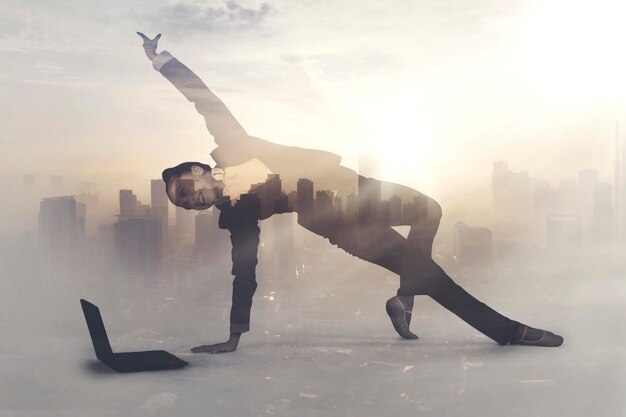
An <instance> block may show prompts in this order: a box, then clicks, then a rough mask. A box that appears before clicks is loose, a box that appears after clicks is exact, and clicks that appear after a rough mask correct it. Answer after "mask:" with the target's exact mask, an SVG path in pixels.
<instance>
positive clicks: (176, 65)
mask: <svg viewBox="0 0 626 417" xmlns="http://www.w3.org/2000/svg"><path fill="white" fill-rule="evenodd" d="M137 34H138V35H139V36H141V38H142V39H143V48H144V51H145V53H146V56H147V57H148V59H149V60H150V61H151V62H152V66H153V67H154V69H156V70H157V71H159V72H160V73H161V74H162V75H163V76H164V77H165V78H167V79H168V81H170V82H171V83H172V84H173V85H174V87H176V88H177V89H178V91H180V92H181V93H182V94H183V95H184V96H185V97H186V98H187V100H189V101H191V102H192V103H194V104H195V105H196V110H197V111H198V113H200V114H201V115H202V116H203V117H204V120H205V122H206V127H207V129H208V130H209V132H210V133H211V135H213V138H214V139H215V143H216V144H217V145H218V146H224V145H234V144H235V143H238V142H240V141H241V140H245V139H247V138H248V134H247V133H246V131H245V130H244V128H243V127H241V125H240V124H239V122H238V121H237V119H235V117H234V116H233V115H232V113H231V112H230V111H229V110H228V108H227V107H226V105H225V104H224V103H223V102H222V101H221V100H220V99H219V98H218V97H217V96H216V95H215V94H213V92H212V91H211V90H209V88H208V87H207V86H206V85H205V84H204V83H203V82H202V80H201V79H200V78H199V77H198V76H197V75H196V74H194V73H193V71H191V70H190V69H189V68H187V67H186V66H185V65H184V64H183V63H181V62H180V61H178V60H177V59H176V58H174V57H173V56H172V55H171V54H170V53H169V52H167V51H163V52H161V53H157V52H156V49H157V46H158V42H159V39H160V38H161V34H158V35H157V36H156V37H155V38H154V39H150V38H148V37H147V36H146V35H144V34H143V33H141V32H137Z"/></svg>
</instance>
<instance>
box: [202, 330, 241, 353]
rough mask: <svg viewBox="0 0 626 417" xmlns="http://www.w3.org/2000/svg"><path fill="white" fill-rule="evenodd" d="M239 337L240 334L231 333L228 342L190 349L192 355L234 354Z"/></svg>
mask: <svg viewBox="0 0 626 417" xmlns="http://www.w3.org/2000/svg"><path fill="white" fill-rule="evenodd" d="M240 337H241V333H231V334H230V338H229V339H228V341H226V342H224V343H216V344H214V345H202V346H196V347H195V348H193V349H191V351H192V352H193V353H201V352H202V353H224V352H234V351H235V350H237V345H239V338H240Z"/></svg>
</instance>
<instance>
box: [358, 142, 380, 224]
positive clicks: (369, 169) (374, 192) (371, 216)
mask: <svg viewBox="0 0 626 417" xmlns="http://www.w3.org/2000/svg"><path fill="white" fill-rule="evenodd" d="M378 178H380V163H379V161H378V159H377V158H376V157H375V156H374V155H371V154H365V153H363V154H360V155H359V180H358V187H359V189H358V195H359V222H360V223H363V224H365V223H376V222H379V221H380V218H381V212H380V210H381V205H380V201H381V183H380V181H379V180H378Z"/></svg>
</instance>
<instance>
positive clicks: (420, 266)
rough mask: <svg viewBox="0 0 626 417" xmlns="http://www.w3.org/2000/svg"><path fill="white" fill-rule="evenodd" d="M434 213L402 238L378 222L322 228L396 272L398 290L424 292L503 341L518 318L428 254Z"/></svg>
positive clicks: (333, 238) (351, 250) (347, 247)
mask: <svg viewBox="0 0 626 417" xmlns="http://www.w3.org/2000/svg"><path fill="white" fill-rule="evenodd" d="M440 218H441V216H440V213H437V212H436V209H435V212H434V213H433V210H431V212H430V215H429V216H424V217H422V218H421V219H420V220H416V221H415V222H414V224H412V225H411V230H410V232H409V235H408V237H407V238H406V239H405V238H404V237H403V236H402V235H400V234H399V233H398V232H396V231H395V230H394V229H393V228H391V227H390V226H386V225H381V224H371V223H370V224H367V225H365V224H359V225H345V226H337V227H334V228H327V229H325V230H324V232H325V234H326V237H328V238H329V240H330V242H331V243H333V244H336V245H337V246H338V247H340V248H342V249H344V250H345V251H346V252H348V253H350V254H352V255H354V256H357V257H359V258H361V259H364V260H366V261H369V262H372V263H374V264H376V265H380V266H382V267H384V268H386V269H388V270H389V271H392V272H394V273H396V274H398V275H399V276H400V288H399V289H398V295H399V296H413V295H428V296H430V297H431V298H432V299H434V300H435V301H437V302H438V303H439V304H441V305H442V306H443V307H445V308H446V309H448V310H449V311H451V312H452V313H454V314H455V315H457V316H458V317H459V318H461V319H462V320H463V321H465V322H466V323H467V324H469V325H470V326H472V327H474V328H475V329H476V330H478V331H480V332H481V333H483V334H485V335H486V336H488V337H490V338H491V339H493V340H495V341H496V342H498V343H500V344H507V343H508V342H509V341H510V340H511V339H512V337H513V335H514V333H515V331H516V330H517V328H518V326H519V322H516V321H513V320H510V319H509V318H507V317H505V316H503V315H501V314H500V313H498V312H496V311H495V310H493V309H492V308H490V307H489V306H487V305H486V304H484V303H481V302H480V301H478V300H477V299H476V298H474V297H473V296H471V295H470V294H469V293H468V292H467V291H465V290H464V289H463V288H461V287H460V286H459V285H457V284H456V283H455V282H454V281H453V280H452V279H451V278H450V277H449V276H448V275H447V274H446V273H445V271H444V270H443V269H442V268H441V267H440V266H439V265H437V263H435V261H434V260H433V259H432V244H433V239H434V237H435V234H436V232H437V228H438V227H439V219H440Z"/></svg>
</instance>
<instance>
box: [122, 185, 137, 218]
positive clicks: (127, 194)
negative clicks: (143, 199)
mask: <svg viewBox="0 0 626 417" xmlns="http://www.w3.org/2000/svg"><path fill="white" fill-rule="evenodd" d="M137 204H138V202H137V196H136V195H135V194H133V190H120V217H132V216H135V212H136V210H137Z"/></svg>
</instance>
